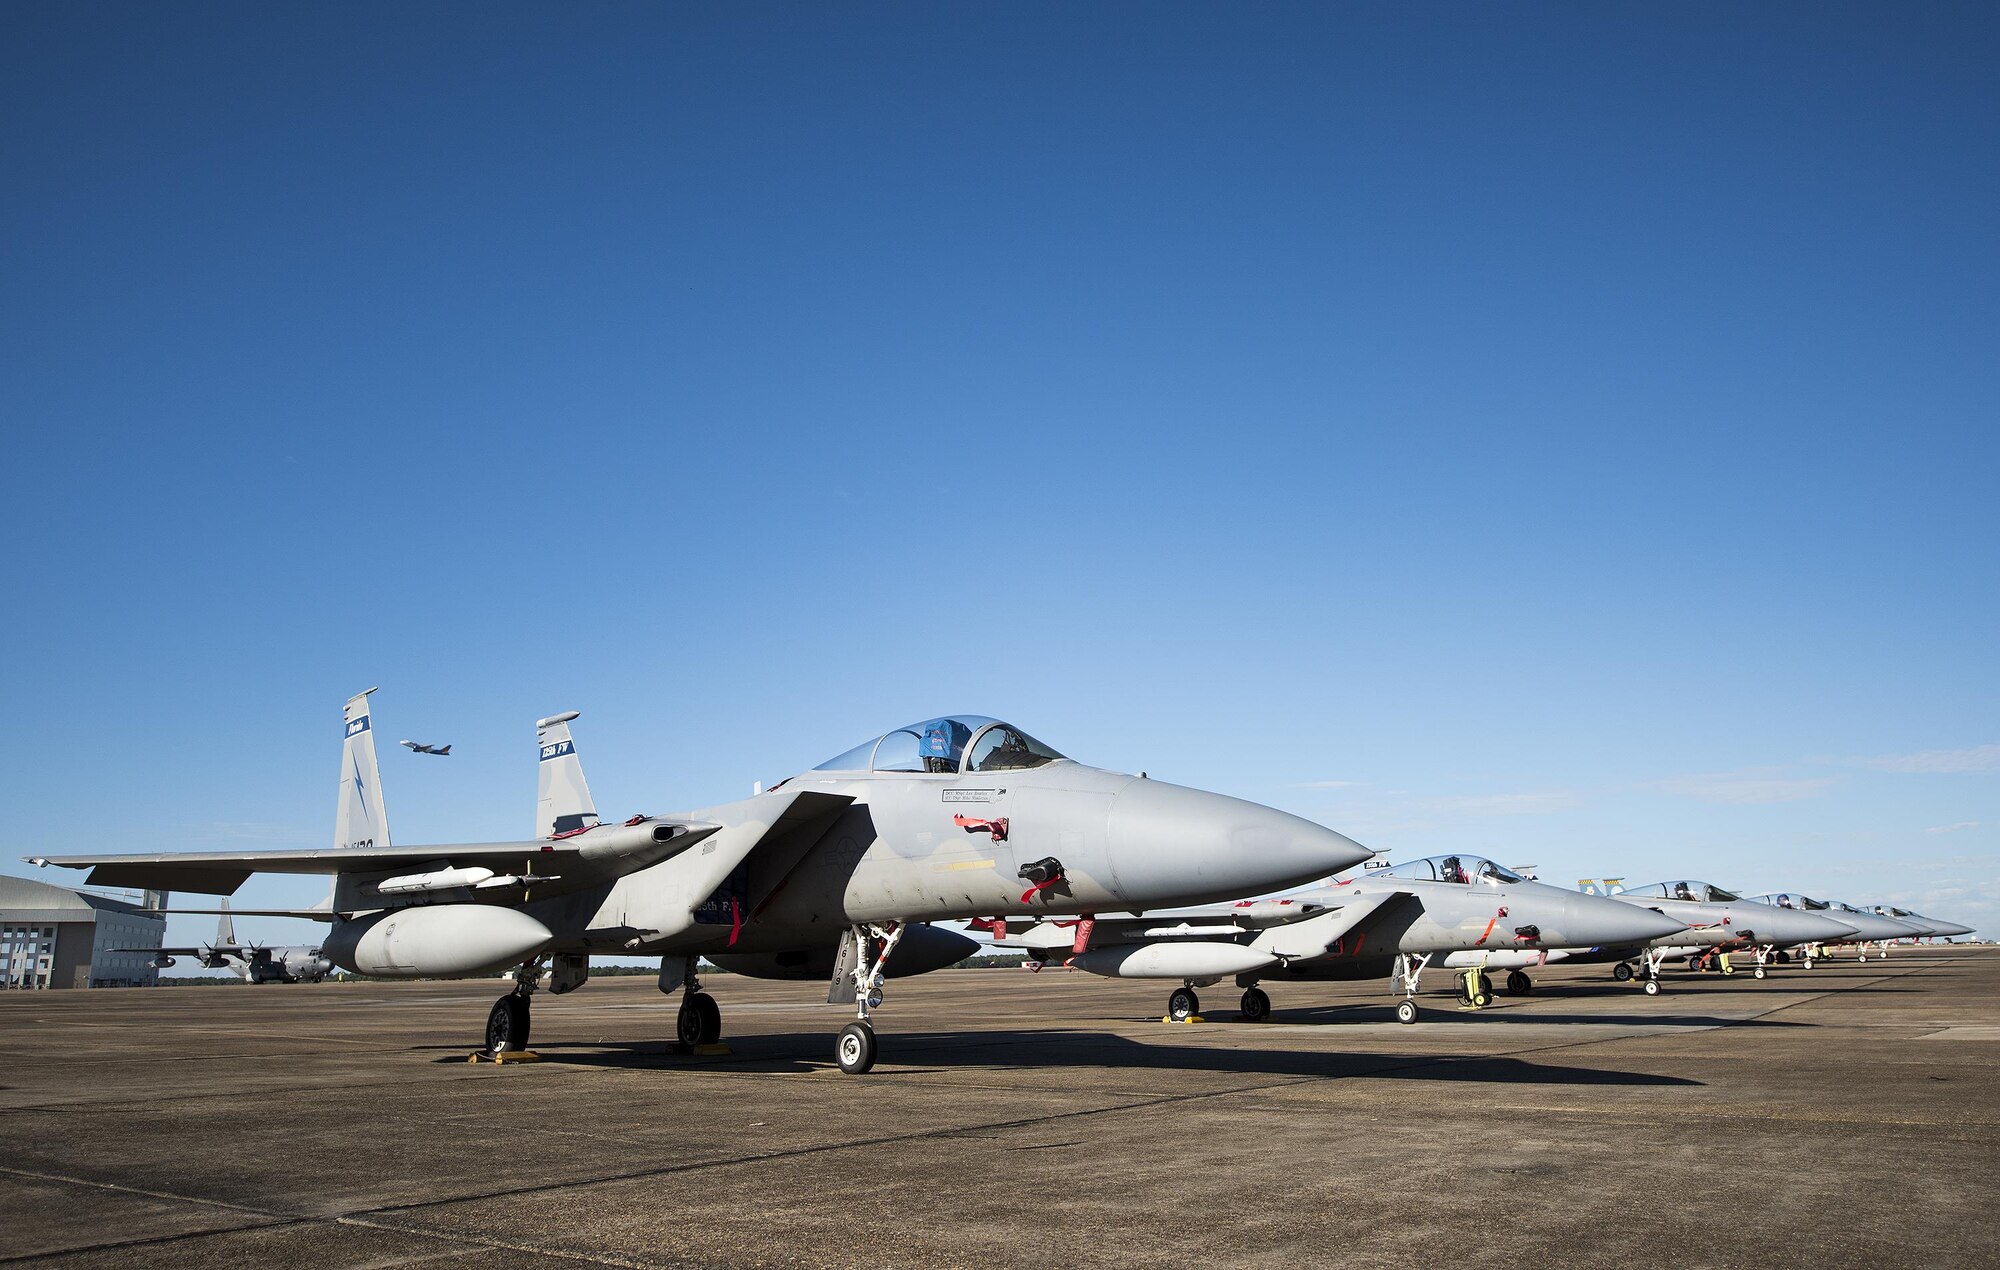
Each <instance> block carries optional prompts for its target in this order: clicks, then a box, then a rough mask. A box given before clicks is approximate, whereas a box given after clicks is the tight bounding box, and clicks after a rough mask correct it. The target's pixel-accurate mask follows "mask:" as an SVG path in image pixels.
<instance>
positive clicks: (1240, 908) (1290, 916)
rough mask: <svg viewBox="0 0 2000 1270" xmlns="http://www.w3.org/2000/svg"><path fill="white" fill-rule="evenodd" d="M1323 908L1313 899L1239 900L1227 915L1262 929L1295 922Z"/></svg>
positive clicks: (1249, 925)
mask: <svg viewBox="0 0 2000 1270" xmlns="http://www.w3.org/2000/svg"><path fill="white" fill-rule="evenodd" d="M1325 908H1326V905H1324V904H1321V903H1318V902H1317V901H1313V900H1296V899H1294V900H1239V901H1238V902H1237V903H1236V904H1235V905H1234V906H1232V907H1231V909H1230V912H1229V915H1230V916H1231V917H1232V918H1234V919H1235V920H1236V921H1238V922H1241V923H1242V924H1243V925H1244V926H1247V927H1250V928H1252V929H1262V928H1264V927H1266V926H1281V925H1284V924H1286V923H1289V922H1296V921H1298V920H1300V919H1301V918H1306V917H1311V916H1313V915H1314V914H1316V913H1320V912H1323V911H1324V910H1325Z"/></svg>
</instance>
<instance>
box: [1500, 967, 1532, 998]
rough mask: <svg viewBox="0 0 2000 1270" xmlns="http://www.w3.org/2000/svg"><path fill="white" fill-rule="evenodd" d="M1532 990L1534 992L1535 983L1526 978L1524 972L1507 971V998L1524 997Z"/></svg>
mask: <svg viewBox="0 0 2000 1270" xmlns="http://www.w3.org/2000/svg"><path fill="white" fill-rule="evenodd" d="M1534 990H1535V981H1534V980H1533V979H1530V978H1528V976H1527V974H1526V972H1524V971H1520V970H1509V971H1508V972H1507V995H1508V996H1510V997H1525V996H1527V995H1528V994H1529V993H1530V992H1533V991H1534Z"/></svg>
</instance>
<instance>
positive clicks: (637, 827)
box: [34, 689, 1371, 1072]
mask: <svg viewBox="0 0 2000 1270" xmlns="http://www.w3.org/2000/svg"><path fill="white" fill-rule="evenodd" d="M369 691H370V692H372V691H374V690H373V689H370V690H369ZM573 717H574V716H573V715H571V716H554V717H551V718H549V719H545V720H542V725H541V729H540V731H541V735H542V769H543V773H544V775H543V779H542V780H541V781H539V782H538V786H539V794H540V797H539V799H538V816H537V820H538V823H537V829H538V831H539V832H538V836H537V837H536V838H534V839H532V840H528V841H517V842H489V843H462V844H448V845H439V846H416V847H398V846H394V845H392V843H391V841H390V836H389V826H388V822H387V819H386V817H385V815H384V812H383V803H382V790H381V782H380V779H379V774H378V771H377V764H376V757H375V742H374V732H373V724H372V721H371V719H370V715H369V709H368V693H366V692H364V693H361V694H359V695H357V696H355V697H353V698H351V699H350V700H349V701H348V703H347V708H346V711H345V713H344V719H343V726H344V740H343V742H342V749H341V770H340V787H339V800H338V803H337V812H336V815H335V823H334V845H333V847H332V848H330V849H325V850H307V851H256V852H241V853H224V852H198V853H179V854H167V855H153V854H138V855H133V854H113V855H68V856H53V857H36V858H35V859H34V862H35V863H44V864H59V865H62V866H64V867H67V868H76V869H90V870H91V874H90V876H91V880H93V881H95V882H98V883H104V884H110V885H132V886H147V887H161V888H171V889H175V890H191V891H199V892H205V893H210V894H223V895H227V894H230V893H233V892H234V891H235V890H236V889H237V888H238V887H240V886H241V885H242V884H243V882H244V881H245V880H246V879H247V878H249V877H250V875H251V874H253V873H301V874H321V875H328V874H330V875H332V877H333V897H332V901H331V903H330V905H329V906H328V907H327V908H326V909H323V910H302V911H300V912H298V913H297V914H296V915H297V916H301V917H317V918H320V919H322V920H327V919H330V920H331V921H332V923H333V928H332V930H331V932H330V933H329V935H328V937H327V939H326V941H325V945H324V947H325V950H326V953H327V956H328V957H329V958H330V959H331V960H332V961H333V962H334V963H335V964H336V965H339V966H343V967H345V968H347V969H349V970H353V971H357V972H359V973H362V974H368V975H378V976H384V977H391V978H471V977H483V976H485V975H489V974H492V973H494V972H495V971H498V970H501V969H503V968H506V967H510V966H511V967H514V979H515V987H514V990H513V991H512V992H510V993H508V994H507V995H506V996H504V997H502V998H501V999H500V1000H499V1001H497V1002H495V1003H494V1005H493V1009H492V1010H491V1011H490V1012H489V1014H488V1017H487V1027H486V1043H487V1047H488V1048H489V1049H493V1050H502V1049H518V1048H521V1047H522V1046H523V1045H525V1043H526V1041H527V1038H528V1027H529V1020H530V1012H529V1000H530V998H531V996H532V994H533V993H534V992H535V991H536V989H537V987H538V985H539V983H540V978H541V967H542V963H543V962H544V961H549V962H551V963H552V966H551V972H550V976H549V979H550V983H549V990H550V991H552V992H557V993H561V992H568V991H571V990H573V989H575V988H577V987H580V986H582V984H583V983H584V981H585V980H586V979H587V978H588V976H589V973H590V957H591V955H592V954H599V955H606V956H624V957H630V956H648V955H653V956H658V957H660V987H661V988H662V990H664V991H669V992H671V991H675V990H683V991H682V998H681V1008H680V1019H679V1023H678V1028H677V1031H678V1034H679V1035H680V1037H681V1038H682V1039H683V1040H692V1041H694V1042H705V1041H713V1040H714V1039H715V1038H716V1037H717V1036H718V1035H719V1033H720V1030H721V1016H720V1011H719V1010H718V1009H717V1007H716V1005H715V1002H714V1001H713V1000H712V999H711V998H710V997H709V996H708V994H706V993H704V992H702V991H701V990H700V983H699V981H698V980H697V978H696V974H695V969H696V966H697V964H698V960H699V958H701V957H709V958H712V959H714V960H715V961H717V962H718V963H720V964H725V965H730V967H731V968H732V969H742V970H745V971H746V972H749V973H756V972H757V970H762V971H764V972H765V973H769V974H774V975H779V976H781V977H803V976H804V975H806V974H809V973H815V972H817V971H818V970H820V969H822V968H825V969H827V971H828V973H829V976H830V980H831V984H830V988H829V991H828V994H827V995H828V1000H829V1001H834V1002H840V1003H848V1002H851V1003H853V1005H854V1008H855V1015H856V1017H855V1021H854V1022H852V1023H850V1024H848V1025H847V1027H846V1028H844V1029H843V1030H842V1031H841V1033H840V1036H839V1038H838V1040H837V1042H836V1044H835V1057H836V1059H837V1061H838V1062H839V1064H840V1067H841V1069H842V1070H844V1071H848V1072H864V1071H867V1070H868V1069H869V1068H870V1067H872V1066H873V1065H874V1062H875V1057H876V1052H877V1051H876V1039H875V1031H874V1028H873V1026H872V1024H871V1022H870V1012H871V1011H872V1010H874V1009H875V1008H877V1007H878V1006H880V1005H881V1003H882V997H883V991H884V984H885V980H886V979H887V978H888V976H889V975H890V974H891V973H892V972H898V971H902V972H908V973H915V972H918V971H921V970H927V969H936V968H938V967H941V966H945V965H950V964H951V963H952V962H955V961H957V960H959V959H960V958H961V957H962V956H964V955H965V953H966V952H968V951H970V950H971V949H972V947H973V944H972V941H970V940H968V939H966V938H965V937H964V936H963V935H960V934H958V933H957V932H955V931H947V930H943V929H941V928H938V927H934V926H931V925H928V924H927V923H930V922H934V921H944V920H952V919H959V918H972V917H982V916H990V915H993V914H1000V915H1003V916H1028V915H1033V916H1036V917H1040V916H1044V915H1050V914H1089V913H1095V912H1099V911H1102V910H1106V909H1116V910H1126V911H1131V910H1147V909H1155V908H1161V907H1165V906H1170V905H1186V904H1202V903H1208V902H1212V901H1217V900H1226V899H1233V898H1234V897H1236V896H1240V895H1250V894H1255V893H1257V892H1259V891H1269V890H1275V889H1279V888H1283V887H1287V886H1295V885H1298V884H1300V883H1302V882H1306V881H1310V880H1311V879H1313V878H1318V877H1325V876H1326V875H1328V874H1330V873H1337V872H1339V871H1340V870H1342V869H1345V868H1347V867H1349V866H1351V865H1354V864H1357V863H1359V862H1360V861H1362V860H1364V859H1366V858H1368V856H1369V855H1370V854H1371V853H1370V852H1369V851H1368V850H1367V848H1365V847H1362V846H1360V845H1359V844H1357V843H1355V842H1354V841H1352V840H1351V839H1349V838H1347V837H1345V836H1343V835H1341V834H1338V833H1335V832H1334V831H1333V830H1331V829H1327V828H1324V827H1322V826H1320V825H1317V824H1314V823H1312V822H1311V821H1308V820H1303V819H1300V818H1299V817H1297V816H1292V815H1288V814H1286V813H1284V812H1281V811H1276V810H1274V809H1272V808H1269V807H1263V806H1259V805H1258V804H1255V803H1250V802H1244V801H1242V800H1240V799H1235V798H1229V797H1225V796H1223V795H1221V794H1211V793H1205V792H1203V791H1200V790H1195V789H1187V788H1183V787H1181V786H1178V785H1170V784H1168V783H1166V782H1164V781H1154V780H1148V779H1146V778H1145V777H1144V776H1130V775H1127V774H1125V773H1122V772H1111V771H1106V770H1103V769H1101V768H1095V767H1089V766H1086V765H1084V764H1082V763H1078V762H1076V761H1074V760H1072V759H1069V758H1066V757H1065V756H1063V755H1061V754H1058V753H1057V752H1056V751H1054V750H1053V749H1050V748H1049V747H1048V746H1046V745H1044V744H1042V743H1041V742H1040V741H1037V740H1035V739H1034V738H1033V737H1030V736H1029V735H1028V734H1027V733H1025V732H1022V731H1020V730H1019V729H1017V728H1015V727H1012V726H1011V725H1009V724H1006V723H1001V722H999V721H997V720H994V719H988V718H983V717H979V716H972V715H960V716H951V717H943V718H936V719H930V720H927V721H925V722H923V723H918V724H913V725H911V726H909V727H905V728H897V729H895V730H894V731H891V732H887V733H884V734H882V735H880V736H878V737H872V738H870V739H869V740H868V741H866V742H865V743H863V744H861V745H859V746H856V747H855V748H854V749H852V750H849V751H848V752H847V753H845V754H842V755H840V756H838V757H836V758H833V759H830V760H828V761H827V762H825V763H822V764H821V765H820V766H819V767H816V768H814V769H813V770H811V771H809V772H804V773H801V774H799V775H797V776H794V777H791V778H789V779H786V780H783V781H780V782H778V784H776V785H775V786H773V787H772V788H770V789H769V790H764V791H760V792H758V793H756V794H754V795H752V796H751V797H749V798H746V799H741V800H739V801H736V802H731V803H724V804H721V805H719V806H714V807H707V808H703V809H701V810H699V811H694V812H690V813H686V814H683V815H674V816H648V815H638V816H633V817H631V818H630V819H628V820H624V821H620V822H614V823H610V824H606V823H602V822H600V821H599V820H598V819H597V816H596V811H595V808H594V807H592V806H590V802H589V792H588V788H587V787H586V786H585V785H584V784H583V781H582V772H581V769H580V768H578V767H576V765H575V764H576V755H575V745H574V743H573V742H572V741H571V740H570V738H569V734H568V727H567V724H568V720H569V719H570V718H573ZM552 751H553V752H552ZM552 764H553V765H555V766H551V765H552ZM564 826H567V827H564ZM828 958H830V959H831V966H830V967H827V966H825V964H824V963H825V961H826V960H827V959H828ZM725 959H733V964H732V963H731V961H728V960H725Z"/></svg>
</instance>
